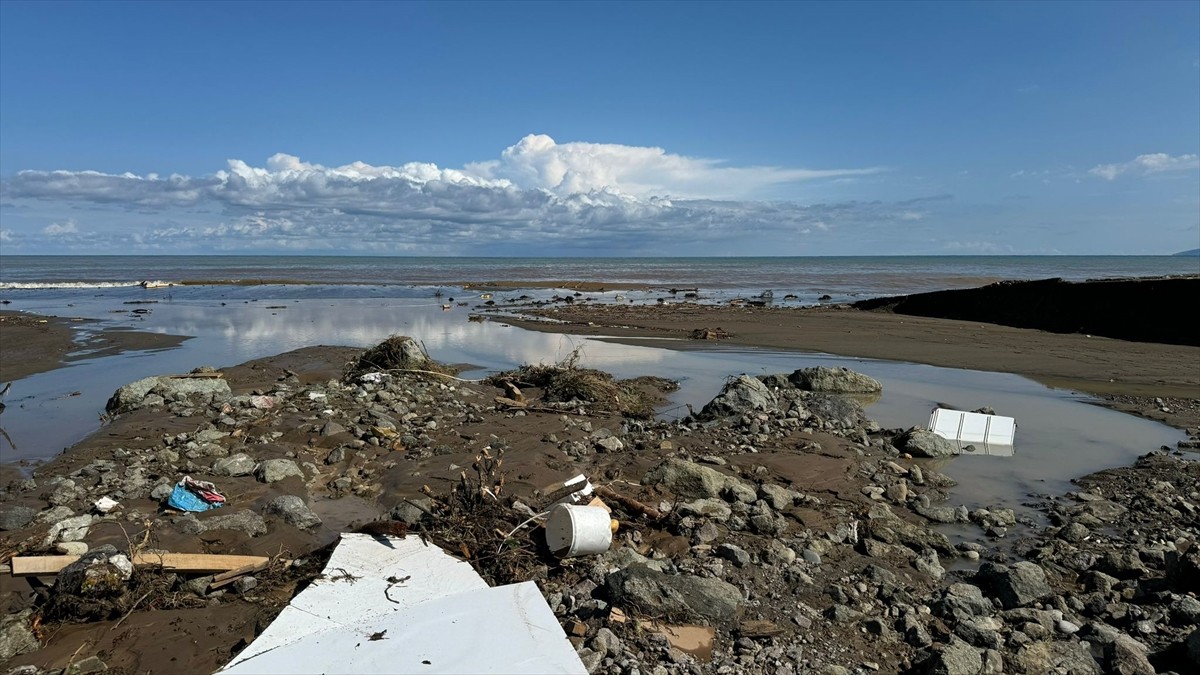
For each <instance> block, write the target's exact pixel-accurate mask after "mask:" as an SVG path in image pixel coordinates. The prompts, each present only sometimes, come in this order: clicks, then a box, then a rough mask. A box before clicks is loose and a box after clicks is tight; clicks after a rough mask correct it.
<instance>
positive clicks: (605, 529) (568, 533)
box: [546, 504, 613, 558]
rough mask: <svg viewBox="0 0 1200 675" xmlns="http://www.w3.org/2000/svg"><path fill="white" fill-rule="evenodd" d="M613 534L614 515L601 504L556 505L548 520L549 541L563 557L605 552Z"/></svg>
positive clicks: (551, 546) (610, 543)
mask: <svg viewBox="0 0 1200 675" xmlns="http://www.w3.org/2000/svg"><path fill="white" fill-rule="evenodd" d="M612 537H613V532H612V516H610V515H609V513H608V510H607V509H602V508H600V507H598V506H576V505H575V504H557V505H555V506H554V508H552V509H550V517H549V518H547V519H546V543H547V544H548V545H549V547H550V550H551V551H552V552H553V553H554V555H557V556H559V557H561V558H570V557H573V556H579V555H592V554H595V553H604V552H605V551H607V550H608V547H609V546H611V545H612Z"/></svg>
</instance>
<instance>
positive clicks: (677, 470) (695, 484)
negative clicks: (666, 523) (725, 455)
mask: <svg viewBox="0 0 1200 675" xmlns="http://www.w3.org/2000/svg"><path fill="white" fill-rule="evenodd" d="M642 483H643V484H645V485H659V484H661V485H663V486H664V487H666V488H667V489H668V490H670V491H671V492H672V493H673V494H675V495H677V496H679V497H683V498H685V499H708V498H711V497H717V496H719V495H720V494H721V492H722V490H724V489H725V488H726V487H730V488H732V489H731V493H737V492H742V491H744V490H749V491H750V493H751V494H754V488H753V487H751V486H750V485H749V484H747V483H746V482H745V481H742V480H741V479H738V478H734V477H733V476H726V475H725V474H723V473H721V472H720V471H717V470H716V469H710V468H709V467H707V466H702V465H700V464H696V463H695V462H688V461H685V460H682V459H676V458H670V459H668V460H666V461H664V462H663V463H662V464H659V465H658V466H656V467H654V468H653V469H651V470H650V471H649V472H647V473H646V475H645V477H643V478H642Z"/></svg>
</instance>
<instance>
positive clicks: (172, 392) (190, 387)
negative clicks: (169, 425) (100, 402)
mask: <svg viewBox="0 0 1200 675" xmlns="http://www.w3.org/2000/svg"><path fill="white" fill-rule="evenodd" d="M193 394H198V395H200V396H202V397H203V398H205V399H207V400H209V401H213V400H225V399H227V398H229V397H230V396H232V395H233V392H232V391H230V389H229V383H228V382H226V381H225V380H224V379H222V378H219V377H147V378H144V379H141V380H138V381H137V382H131V383H129V384H127V385H125V386H124V387H121V388H120V389H118V390H117V391H116V393H114V394H113V395H112V397H111V398H109V399H108V403H107V404H106V405H105V406H104V408H105V410H107V411H108V412H110V413H122V412H128V411H130V410H136V409H138V408H141V407H142V406H143V405H145V401H146V399H147V397H149V396H152V395H156V396H160V397H162V399H166V400H168V401H169V400H171V399H179V398H187V397H189V396H191V395H193Z"/></svg>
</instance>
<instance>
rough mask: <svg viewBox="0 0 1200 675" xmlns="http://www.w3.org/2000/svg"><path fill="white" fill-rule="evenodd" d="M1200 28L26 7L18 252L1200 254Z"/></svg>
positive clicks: (6, 176) (968, 14) (1004, 15)
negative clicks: (1193, 250) (1185, 251)
mask: <svg viewBox="0 0 1200 675" xmlns="http://www.w3.org/2000/svg"><path fill="white" fill-rule="evenodd" d="M1198 155H1200V3H1196V2H1169V3H1154V2H1139V3H1112V2H1104V3H1084V2H1066V3H1014V2H1005V3H932V4H924V3H898V2H889V3H879V4H872V3H838V4H818V3H773V4H753V3H736V4H733V3H730V4H722V3H703V4H683V3H663V4H653V3H637V4H620V3H601V4H585V3H534V4H515V3H481V4H472V3H436V4H417V3H378V4H354V3H337V4H322V3H317V2H305V3H296V4H287V3H282V2H272V3H261V4H259V3H226V2H219V3H217V2H213V3H194V4H189V3H181V2H170V3H168V2H161V3H137V4H121V3H114V2H104V3H81V4H74V3H53V2H37V3H22V2H13V1H12V0H6V1H5V2H0V253H3V254H17V253H106V252H111V253H128V252H144V253H173V252H178V253H203V252H216V253H222V252H228V253H234V252H238V253H256V252H260V253H276V252H278V253H304V252H313V253H381V254H406V253H413V254H423V255H436V254H446V255H454V254H472V255H511V254H547V255H596V254H616V255H637V254H646V255H664V254H665V255H671V254H678V255H704V254H711V255H728V254H760V255H762V254H765V255H774V254H778V255H834V254H868V255H869V254H969V253H1019V254H1025V253H1031V254H1038V253H1064V254H1126V253H1128V254H1159V253H1172V252H1175V251H1178V250H1182V249H1188V248H1195V247H1197V246H1200V158H1198Z"/></svg>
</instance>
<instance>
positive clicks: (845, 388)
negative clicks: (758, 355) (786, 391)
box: [788, 366, 883, 394]
mask: <svg viewBox="0 0 1200 675" xmlns="http://www.w3.org/2000/svg"><path fill="white" fill-rule="evenodd" d="M788 380H789V381H790V382H791V383H792V384H793V385H795V386H796V388H797V389H803V390H806V391H820V392H825V393H827V394H873V393H875V392H880V391H883V385H882V384H879V380H876V379H875V378H873V377H868V376H866V375H863V374H862V373H856V372H854V371H853V370H850V369H849V368H828V367H826V366H817V367H816V368H801V369H799V370H796V371H794V372H793V373H792V374H791V375H789V376H788Z"/></svg>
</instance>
